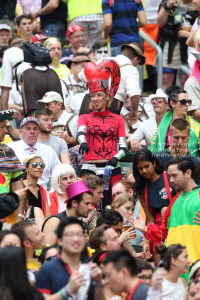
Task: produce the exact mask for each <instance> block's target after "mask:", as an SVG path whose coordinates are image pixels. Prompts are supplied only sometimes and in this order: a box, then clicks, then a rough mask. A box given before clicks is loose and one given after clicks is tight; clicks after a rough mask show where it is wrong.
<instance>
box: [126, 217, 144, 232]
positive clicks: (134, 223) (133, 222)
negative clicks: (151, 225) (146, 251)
mask: <svg viewBox="0 0 200 300" xmlns="http://www.w3.org/2000/svg"><path fill="white" fill-rule="evenodd" d="M126 218H127V220H128V221H129V222H130V223H131V225H132V226H133V227H134V228H135V229H138V230H140V231H141V232H146V225H145V222H144V221H143V219H141V220H137V219H134V217H133V216H131V215H127V216H126Z"/></svg>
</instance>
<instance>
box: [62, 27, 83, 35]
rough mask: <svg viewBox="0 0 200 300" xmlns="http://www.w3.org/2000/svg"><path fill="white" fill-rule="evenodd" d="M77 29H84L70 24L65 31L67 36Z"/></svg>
mask: <svg viewBox="0 0 200 300" xmlns="http://www.w3.org/2000/svg"><path fill="white" fill-rule="evenodd" d="M78 30H81V31H84V29H83V27H81V26H79V25H72V26H69V28H68V29H67V32H66V33H67V35H68V36H70V35H71V34H72V33H74V32H75V31H78Z"/></svg>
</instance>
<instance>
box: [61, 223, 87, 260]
mask: <svg viewBox="0 0 200 300" xmlns="http://www.w3.org/2000/svg"><path fill="white" fill-rule="evenodd" d="M58 245H59V246H60V247H62V251H64V252H67V253H70V254H78V253H81V252H82V251H83V249H84V247H85V235H84V232H83V228H82V227H81V226H80V225H79V224H71V225H68V226H66V227H65V228H64V231H63V235H62V238H61V239H58Z"/></svg>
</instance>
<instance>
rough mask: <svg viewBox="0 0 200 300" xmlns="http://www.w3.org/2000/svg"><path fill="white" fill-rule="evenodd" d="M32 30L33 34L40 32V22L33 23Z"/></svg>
mask: <svg viewBox="0 0 200 300" xmlns="http://www.w3.org/2000/svg"><path fill="white" fill-rule="evenodd" d="M33 32H34V33H35V34H36V33H40V23H39V22H37V21H36V22H34V23H33Z"/></svg>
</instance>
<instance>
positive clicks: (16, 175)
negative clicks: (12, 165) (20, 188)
mask: <svg viewBox="0 0 200 300" xmlns="http://www.w3.org/2000/svg"><path fill="white" fill-rule="evenodd" d="M23 177H24V173H23V172H22V171H18V172H12V176H11V180H10V182H16V181H18V180H20V179H22V178H23Z"/></svg>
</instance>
